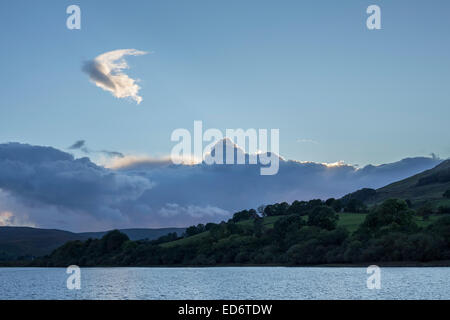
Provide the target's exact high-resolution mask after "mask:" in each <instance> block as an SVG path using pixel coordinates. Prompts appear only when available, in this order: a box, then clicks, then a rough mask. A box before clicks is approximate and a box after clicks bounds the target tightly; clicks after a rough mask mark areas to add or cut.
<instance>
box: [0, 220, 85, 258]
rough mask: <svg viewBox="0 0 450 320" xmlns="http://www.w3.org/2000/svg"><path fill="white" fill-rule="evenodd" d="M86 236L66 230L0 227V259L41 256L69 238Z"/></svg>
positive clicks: (74, 238)
mask: <svg viewBox="0 0 450 320" xmlns="http://www.w3.org/2000/svg"><path fill="white" fill-rule="evenodd" d="M86 239H87V238H86V237H84V236H82V235H79V234H76V233H72V232H68V231H62V230H53V229H37V228H28V227H0V260H6V259H7V258H9V257H20V256H42V255H46V254H48V253H50V252H51V251H52V250H54V249H56V248H57V247H59V246H61V245H62V244H64V243H66V242H67V241H71V240H86Z"/></svg>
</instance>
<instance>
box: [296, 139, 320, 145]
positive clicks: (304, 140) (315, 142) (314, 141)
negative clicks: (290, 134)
mask: <svg viewBox="0 0 450 320" xmlns="http://www.w3.org/2000/svg"><path fill="white" fill-rule="evenodd" d="M297 142H298V143H312V144H318V143H319V142H317V141H316V140H312V139H297Z"/></svg>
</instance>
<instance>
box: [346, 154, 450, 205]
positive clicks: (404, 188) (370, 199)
mask: <svg viewBox="0 0 450 320" xmlns="http://www.w3.org/2000/svg"><path fill="white" fill-rule="evenodd" d="M449 189H450V160H446V161H443V162H442V163H440V164H439V165H437V166H436V167H434V168H433V169H430V170H426V171H424V172H421V173H419V174H416V175H414V176H412V177H409V178H406V179H403V180H400V181H398V182H394V183H391V184H389V185H387V186H385V187H382V188H379V189H376V190H373V189H362V190H358V191H356V192H353V193H350V194H348V195H346V196H345V197H344V198H347V199H348V198H356V199H358V200H361V201H363V202H365V203H367V204H369V205H370V204H375V203H380V202H382V201H384V200H386V199H389V198H399V199H404V200H410V201H411V202H412V204H413V205H414V206H420V205H422V204H424V203H426V202H431V203H432V204H434V206H438V205H441V204H447V205H448V204H450V200H448V199H444V198H443V193H444V192H445V191H447V190H449Z"/></svg>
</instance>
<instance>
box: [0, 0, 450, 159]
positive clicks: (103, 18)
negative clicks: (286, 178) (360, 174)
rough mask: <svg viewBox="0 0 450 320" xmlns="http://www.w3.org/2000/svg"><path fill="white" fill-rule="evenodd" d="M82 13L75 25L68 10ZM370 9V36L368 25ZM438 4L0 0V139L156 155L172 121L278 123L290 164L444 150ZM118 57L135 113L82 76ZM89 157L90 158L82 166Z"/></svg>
mask: <svg viewBox="0 0 450 320" xmlns="http://www.w3.org/2000/svg"><path fill="white" fill-rule="evenodd" d="M71 4H77V5H79V6H80V8H81V30H69V29H67V28H66V19H67V17H68V16H69V15H68V14H66V8H67V7H68V6H69V5H71ZM371 4H377V5H379V6H380V7H381V13H382V29H381V30H368V29H367V28H366V19H367V17H368V15H367V14H366V8H367V7H368V6H369V5H371ZM449 9H450V3H449V2H448V1H438V0H436V1H432V2H431V3H430V2H429V1H402V0H397V1H378V0H371V1H362V0H352V1H317V0H315V1H261V0H258V1H253V0H248V1H234V0H232V1H206V0H205V1H202V0H195V1H154V0H152V1H137V0H136V1H128V2H119V1H98V0H97V1H76V2H73V1H62V0H58V1H52V0H46V1H33V2H30V1H21V0H18V1H2V2H1V4H0V38H1V39H2V43H3V45H2V49H3V50H1V51H0V61H1V67H2V72H1V73H0V87H1V88H2V90H1V91H2V95H1V100H0V103H1V107H0V141H1V142H13V141H14V142H21V143H29V144H32V145H43V146H53V147H55V148H58V149H61V150H66V151H67V148H68V147H69V146H71V145H72V144H73V143H74V142H75V141H78V140H85V141H86V143H87V144H88V145H89V146H90V147H91V148H93V149H96V150H114V151H117V152H121V153H124V154H140V155H151V156H165V155H167V154H169V153H170V150H171V149H172V147H173V146H174V143H173V142H171V141H170V135H171V133H172V131H173V130H174V129H176V128H187V129H189V130H192V129H193V122H194V120H202V121H203V124H204V127H205V128H218V129H220V130H222V131H225V129H227V128H244V129H248V128H266V129H271V128H277V129H279V130H280V153H281V155H282V156H283V157H285V158H287V159H296V160H301V161H315V162H329V163H331V162H336V161H340V160H343V161H345V162H346V163H349V164H358V165H360V166H363V165H366V164H369V163H370V164H381V163H387V162H392V161H397V160H400V159H402V158H405V157H408V156H426V155H429V154H430V153H435V154H437V155H438V156H440V157H441V158H447V157H449V156H450V145H449V144H448V140H449V139H448V138H449V137H450V126H448V119H449V118H450V108H449V107H450V106H449V101H450V90H449V75H450V59H449V52H450V44H449V41H448V31H449V30H450V19H448V12H449ZM118 49H136V50H140V51H142V52H146V54H145V55H140V56H133V55H131V56H127V57H126V61H127V63H128V65H129V67H130V68H129V69H128V70H126V74H127V75H129V77H130V78H132V79H138V82H136V84H137V85H138V86H139V87H140V90H139V96H140V97H142V101H141V102H140V103H139V104H138V103H137V102H136V100H133V99H132V98H125V99H124V98H116V97H114V96H113V95H112V94H111V93H110V92H107V91H105V90H102V89H101V88H99V87H97V86H96V85H94V84H93V83H92V81H91V80H90V78H89V75H88V74H87V73H86V72H83V66H85V65H86V63H87V62H89V61H92V60H93V59H94V58H96V57H98V56H99V55H101V54H104V53H106V52H110V51H113V50H118ZM94 160H95V159H94Z"/></svg>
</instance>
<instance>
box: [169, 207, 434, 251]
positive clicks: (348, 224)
mask: <svg viewBox="0 0 450 320" xmlns="http://www.w3.org/2000/svg"><path fill="white" fill-rule="evenodd" d="M366 216H367V214H365V213H349V212H343V213H339V221H338V226H339V227H344V228H346V229H347V230H348V231H350V232H355V231H356V229H358V226H359V225H360V224H361V223H363V221H364V219H365V218H366ZM282 217H283V216H274V217H265V218H264V222H263V225H264V226H265V227H266V228H269V229H270V228H273V226H274V224H275V222H276V221H277V220H278V219H281V218H282ZM440 217H442V215H431V216H430V218H429V219H428V220H423V219H422V218H421V217H415V219H416V223H417V224H418V225H419V226H420V227H426V226H427V225H429V224H430V223H432V222H434V221H436V220H437V219H439V218H440ZM305 219H306V217H305ZM252 223H253V221H252V220H246V221H241V222H238V224H240V225H244V226H245V225H248V226H250V225H251V224H252ZM208 235H209V231H206V232H202V233H199V234H196V235H195V236H192V237H188V238H183V239H179V240H176V241H172V242H167V243H163V244H161V246H162V247H165V248H171V247H174V246H180V245H185V244H188V243H191V242H196V241H200V240H202V239H203V238H205V237H207V236H208Z"/></svg>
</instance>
